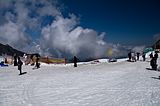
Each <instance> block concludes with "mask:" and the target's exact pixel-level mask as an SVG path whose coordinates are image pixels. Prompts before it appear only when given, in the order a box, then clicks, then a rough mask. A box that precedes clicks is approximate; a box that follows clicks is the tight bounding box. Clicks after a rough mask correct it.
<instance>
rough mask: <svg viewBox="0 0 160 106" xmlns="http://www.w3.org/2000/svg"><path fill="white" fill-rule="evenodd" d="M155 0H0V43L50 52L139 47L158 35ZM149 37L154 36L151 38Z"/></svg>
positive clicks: (82, 53) (118, 53)
mask: <svg viewBox="0 0 160 106" xmlns="http://www.w3.org/2000/svg"><path fill="white" fill-rule="evenodd" d="M159 5H160V2H159V1H158V0H0V43H3V44H9V45H11V46H12V47H14V48H16V49H19V50H23V51H26V52H28V53H33V52H34V53H40V54H42V55H45V56H46V55H48V56H53V57H72V56H73V55H78V56H79V57H81V58H93V57H94V58H98V57H99V58H100V57H105V56H108V54H107V52H108V51H109V50H110V49H112V51H113V56H115V57H122V56H127V53H128V51H130V50H134V51H136V52H142V51H143V49H144V47H145V46H151V45H152V44H153V42H154V39H155V37H156V38H158V37H159V38H160V6H159ZM153 38H154V39H153Z"/></svg>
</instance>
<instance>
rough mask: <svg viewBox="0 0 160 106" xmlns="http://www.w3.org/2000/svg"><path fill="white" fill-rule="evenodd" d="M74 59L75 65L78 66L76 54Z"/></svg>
mask: <svg viewBox="0 0 160 106" xmlns="http://www.w3.org/2000/svg"><path fill="white" fill-rule="evenodd" d="M73 61H74V67H77V57H76V56H74V59H73Z"/></svg>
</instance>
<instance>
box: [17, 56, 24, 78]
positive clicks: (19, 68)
mask: <svg viewBox="0 0 160 106" xmlns="http://www.w3.org/2000/svg"><path fill="white" fill-rule="evenodd" d="M17 65H18V70H19V71H20V74H19V75H21V74H22V65H23V62H22V61H21V59H20V57H18V64H17Z"/></svg>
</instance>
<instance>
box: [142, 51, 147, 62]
mask: <svg viewBox="0 0 160 106" xmlns="http://www.w3.org/2000/svg"><path fill="white" fill-rule="evenodd" d="M142 57H143V61H146V54H145V53H144V52H143V54H142Z"/></svg>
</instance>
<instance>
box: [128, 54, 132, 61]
mask: <svg viewBox="0 0 160 106" xmlns="http://www.w3.org/2000/svg"><path fill="white" fill-rule="evenodd" d="M131 57H132V56H131V52H129V53H128V58H129V61H131Z"/></svg>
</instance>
